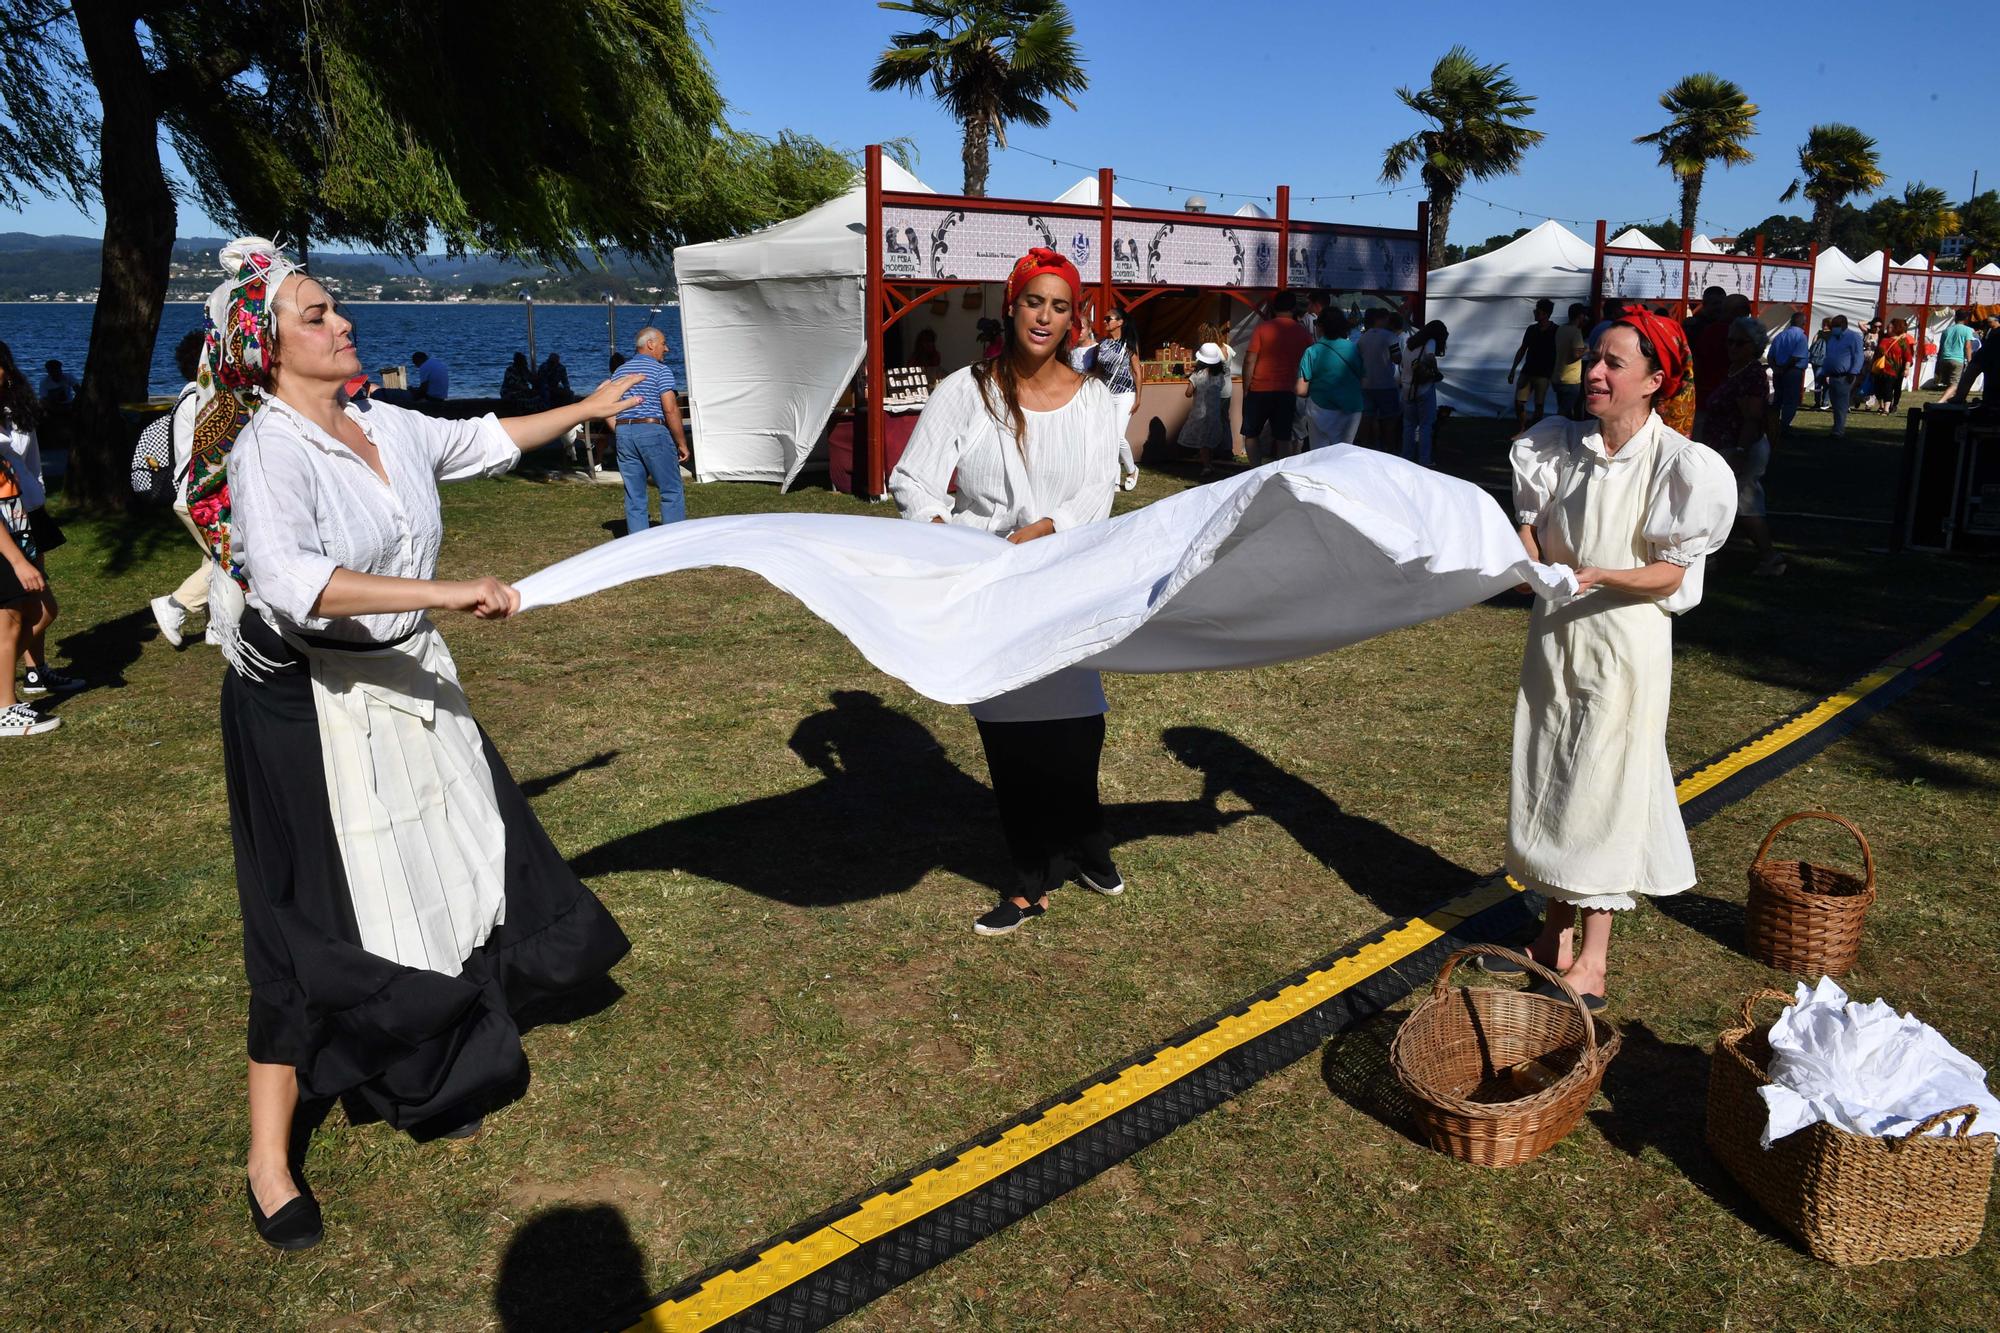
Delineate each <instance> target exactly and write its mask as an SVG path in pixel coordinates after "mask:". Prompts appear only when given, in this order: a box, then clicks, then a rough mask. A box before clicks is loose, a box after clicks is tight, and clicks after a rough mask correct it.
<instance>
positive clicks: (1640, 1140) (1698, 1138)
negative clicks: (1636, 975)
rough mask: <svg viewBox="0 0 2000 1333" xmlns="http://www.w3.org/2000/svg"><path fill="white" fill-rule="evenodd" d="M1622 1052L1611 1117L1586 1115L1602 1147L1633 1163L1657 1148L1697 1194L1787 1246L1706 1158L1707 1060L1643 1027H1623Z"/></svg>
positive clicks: (1611, 1090) (1611, 1091) (1610, 1096)
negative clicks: (1596, 1130) (1617, 1152)
mask: <svg viewBox="0 0 2000 1333" xmlns="http://www.w3.org/2000/svg"><path fill="white" fill-rule="evenodd" d="M1620 1031H1621V1032H1622V1033H1623V1034H1624V1039H1625V1041H1624V1046H1623V1047H1622V1048H1621V1049H1620V1050H1619V1052H1618V1056H1617V1058H1616V1059H1614V1060H1613V1061H1612V1062H1611V1063H1610V1064H1609V1065H1608V1066H1606V1067H1605V1071H1604V1085H1603V1092H1604V1096H1605V1098H1606V1100H1608V1101H1609V1102H1610V1103H1611V1109H1610V1110H1609V1111H1603V1110H1597V1111H1591V1112H1589V1118H1590V1120H1591V1122H1592V1123H1594V1124H1595V1125H1596V1126H1597V1128H1598V1130H1599V1131H1600V1132H1601V1133H1602V1134H1603V1135H1604V1138H1605V1141H1606V1142H1607V1143H1609V1144H1610V1145H1611V1146H1612V1147H1614V1148H1616V1149H1617V1150H1618V1151H1620V1152H1622V1153H1625V1154H1626V1155H1627V1156H1630V1157H1635V1158H1636V1157H1641V1156H1643V1155H1644V1154H1645V1151H1646V1149H1648V1148H1652V1149H1655V1150H1657V1151H1658V1152H1659V1154H1660V1155H1661V1156H1662V1157H1665V1158H1666V1159H1667V1160H1668V1161H1669V1162H1670V1163H1672V1164H1673V1167H1674V1169H1675V1170H1677V1171H1679V1172H1680V1173H1681V1174H1682V1175H1684V1176H1686V1177H1687V1179H1688V1181H1689V1182H1690V1183H1691V1184H1693V1185H1694V1187H1695V1188H1696V1189H1698V1190H1700V1191H1701V1192H1702V1193H1703V1194H1706V1195H1707V1196H1708V1197H1709V1198H1710V1199H1712V1200H1714V1201H1715V1203H1716V1204H1717V1205H1718V1206H1719V1207H1721V1208H1723V1209H1726V1210H1727V1211H1728V1212H1730V1213H1732V1214H1734V1215H1735V1216H1736V1217H1737V1218H1739V1219H1741V1220H1742V1221H1743V1222H1744V1223H1746V1224H1747V1225H1749V1226H1752V1227H1755V1228H1756V1229H1757V1230H1758V1231H1760V1232H1763V1233H1764V1234H1765V1235H1767V1236H1771V1237H1774V1238H1776V1239H1779V1240H1787V1241H1789V1238H1788V1237H1787V1236H1786V1234H1785V1232H1784V1231H1782V1230H1781V1229H1780V1228H1779V1227H1778V1225H1777V1224H1776V1223H1775V1222H1773V1221H1771V1219H1770V1218H1768V1217H1766V1216H1765V1215H1764V1214H1763V1212H1762V1211H1761V1210H1759V1209H1758V1207H1757V1205H1756V1204H1755V1203H1754V1202H1752V1201H1751V1199H1750V1196H1749V1195H1747V1194H1745V1193H1744V1192H1743V1190H1742V1188H1741V1187H1740V1186H1738V1185H1737V1183H1736V1182H1735V1181H1734V1180H1733V1179H1731V1178H1730V1175H1729V1173H1728V1172H1727V1171H1725V1170H1723V1169H1722V1166H1721V1164H1720V1163H1718V1162H1717V1161H1716V1160H1715V1158H1714V1157H1713V1156H1712V1155H1711V1154H1710V1153H1709V1151H1708V1143H1707V1141H1706V1130H1707V1124H1708V1113H1707V1107H1708V1070H1709V1058H1710V1057H1709V1053H1708V1052H1707V1051H1704V1050H1702V1049H1701V1048H1700V1047H1699V1046H1694V1045H1690V1044H1688V1043H1685V1042H1674V1041H1664V1040H1662V1039H1661V1038H1660V1036H1659V1034H1658V1033H1656V1032H1654V1031H1653V1029H1652V1028H1651V1026H1649V1025H1648V1024H1646V1023H1644V1022H1631V1023H1624V1024H1621V1025H1620Z"/></svg>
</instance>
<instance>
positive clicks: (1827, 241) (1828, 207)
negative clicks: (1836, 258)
mask: <svg viewBox="0 0 2000 1333" xmlns="http://www.w3.org/2000/svg"><path fill="white" fill-rule="evenodd" d="M1833 209H1834V205H1832V204H1830V203H1828V202H1827V201H1826V200H1824V199H1817V200H1814V201H1813V239H1814V240H1815V241H1817V242H1819V248H1820V249H1822V250H1824V249H1826V248H1827V247H1828V246H1829V245H1832V244H1833Z"/></svg>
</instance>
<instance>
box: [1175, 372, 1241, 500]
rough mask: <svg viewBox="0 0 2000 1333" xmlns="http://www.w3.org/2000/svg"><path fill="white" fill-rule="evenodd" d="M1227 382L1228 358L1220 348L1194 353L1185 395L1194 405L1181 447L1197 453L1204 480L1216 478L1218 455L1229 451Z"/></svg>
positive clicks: (1184, 428)
mask: <svg viewBox="0 0 2000 1333" xmlns="http://www.w3.org/2000/svg"><path fill="white" fill-rule="evenodd" d="M1228 380H1229V357H1228V355H1227V354H1226V353H1225V352H1224V351H1223V350H1222V346H1221V344H1219V343H1214V342H1205V343H1203V344H1202V345H1201V346H1200V347H1198V348H1196V349H1195V353H1194V368H1193V369H1192V370H1190V371H1189V372H1188V385H1187V394H1186V396H1187V397H1189V398H1191V399H1193V400H1194V401H1193V403H1192V404H1190V405H1189V407H1188V414H1187V420H1185V421H1183V422H1182V423H1181V435H1180V444H1181V447H1182V448H1183V449H1192V450H1194V451H1195V456H1196V457H1197V458H1199V459H1200V460H1201V475H1202V476H1204V477H1208V476H1213V475H1214V474H1215V466H1214V464H1215V451H1216V450H1217V449H1222V450H1225V451H1226V450H1227V449H1228V448H1229V400H1228V399H1226V398H1224V397H1223V396H1222V386H1223V385H1224V384H1225V383H1227V382H1228Z"/></svg>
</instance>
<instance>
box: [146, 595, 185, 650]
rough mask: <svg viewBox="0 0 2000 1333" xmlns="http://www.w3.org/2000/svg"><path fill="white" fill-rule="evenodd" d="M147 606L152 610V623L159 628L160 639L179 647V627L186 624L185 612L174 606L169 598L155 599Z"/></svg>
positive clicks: (172, 600)
mask: <svg viewBox="0 0 2000 1333" xmlns="http://www.w3.org/2000/svg"><path fill="white" fill-rule="evenodd" d="M149 605H150V606H151V607H152V608H153V623H154V624H156V625H158V626H159V627H160V637H161V638H163V639H165V640H166V641H167V642H168V643H170V644H172V645H173V646H174V647H176V648H178V647H180V646H181V626H182V625H184V624H186V623H187V615H188V613H187V611H186V610H185V609H184V608H182V607H179V606H176V605H175V604H174V599H173V598H171V597H155V598H154V599H153V600H152V601H151V602H150V603H149Z"/></svg>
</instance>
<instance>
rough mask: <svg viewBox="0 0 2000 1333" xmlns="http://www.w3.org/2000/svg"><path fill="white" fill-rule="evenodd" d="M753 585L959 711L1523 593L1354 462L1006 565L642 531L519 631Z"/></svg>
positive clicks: (1053, 542) (1468, 526)
mask: <svg viewBox="0 0 2000 1333" xmlns="http://www.w3.org/2000/svg"><path fill="white" fill-rule="evenodd" d="M711 565H728V566H733V567H736V568H739V569H748V570H752V571H754V572H756V573H758V574H760V575H762V576H763V577H764V578H766V579H768V580H770V581H771V582H772V583H773V584H775V585H777V586H778V587H779V588H781V589H783V590H784V591H786V592H788V593H790V594H791V595H792V596H794V597H797V598H798V599H799V600H800V601H801V602H803V603H805V605H806V606H807V607H808V608H809V609H810V610H811V611H813V613H814V614H816V615H818V616H820V617H821V618H822V619H824V620H826V621H827V622H828V623H830V624H831V625H833V627H834V628H835V629H838V630H839V631H840V632H841V633H842V634H844V635H846V636H847V638H848V639H849V640H850V641H851V642H852V643H853V644H854V646H855V647H856V648H858V649H859V650H860V651H861V654H862V655H863V656H864V657H866V658H867V659H868V660H869V661H870V662H872V663H873V664H874V665H875V666H876V667H878V668H879V669H881V670H882V671H885V672H887V673H888V674H889V675H892V676H895V677H896V678H898V679H899V680H902V681H904V682H906V683H907V684H908V685H909V686H910V687H911V688H912V689H915V690H916V691H918V692H919V693H921V694H925V695H928V696H929V697H931V698H933V699H936V700H938V701H939V702H941V703H953V704H967V703H977V702H979V701H980V700H982V699H990V698H992V697H993V696H994V695H997V694H1002V693H1005V692H1006V691H1008V690H1013V689H1018V688H1020V687H1021V686H1023V685H1026V684H1029V683H1030V682H1032V681H1036V680H1039V679H1041V678H1042V677H1044V676H1047V675H1049V674H1050V673H1051V672H1054V671H1058V670H1061V669H1062V668H1064V667H1068V666H1079V665H1080V666H1085V667H1091V668H1095V669H1098V670H1104V671H1134V672H1153V671H1205V670H1211V669H1216V668H1225V667H1250V666H1261V665H1264V664H1266V663H1270V662H1282V661H1287V660H1289V659H1292V658H1299V657H1309V656H1312V655H1314V654H1317V653H1323V652H1327V651H1329V650H1331V649H1334V648H1340V647H1344V646H1346V645H1348V644H1351V643H1358V642H1360V641H1361V640H1363V639H1367V638H1371V637H1373V636H1374V635H1377V634H1382V633H1384V632H1386V631H1388V630H1392V629H1399V628H1401V627H1403V626H1405V625H1414V624H1416V623H1418V622H1420V621H1424V620H1431V619H1434V618H1436V617H1438V616H1442V615H1447V614H1449V613H1451V612H1453V611H1457V610H1460V609H1462V608H1464V607H1467V606H1471V605H1474V604H1475V603H1478V602H1481V601H1484V600H1485V599H1486V598H1488V597H1491V596H1493V595H1494V594H1495V593H1497V592H1500V591H1502V590H1503V589H1506V588H1509V587H1512V586H1514V585H1515V584H1520V583H1527V584H1529V585H1530V586H1532V587H1533V588H1535V589H1536V590H1537V591H1538V592H1540V593H1541V594H1542V595H1543V596H1545V597H1562V596H1569V595H1573V594H1574V593H1575V592H1576V579H1575V576H1574V574H1572V573H1571V571H1570V570H1569V569H1567V568H1565V567H1563V566H1560V565H1541V564H1537V563H1535V562H1534V561H1531V560H1529V559H1528V558H1527V556H1526V554H1525V553H1524V552H1523V550H1522V548H1521V541H1520V537H1519V536H1518V534H1517V533H1516V532H1515V530H1514V528H1513V526H1512V525H1511V524H1510V523H1509V522H1508V520H1507V516H1506V514H1505V513H1503V512H1502V511H1501V509H1500V506H1499V505H1497V504H1495V503H1494V501H1493V499H1492V498H1491V497H1490V496H1488V495H1487V494H1486V493H1485V492H1484V491H1482V490H1480V489H1479V488H1478V487H1476V486H1474V485H1472V484H1471V483H1470V482H1465V481H1460V480H1458V479H1456V478H1453V477H1447V476H1444V475H1443V474H1441V473H1437V472H1432V471H1430V470H1429V469H1427V468H1421V467H1418V466H1416V465H1415V464H1413V463H1406V462H1404V461H1403V460H1402V459H1400V458H1394V457H1391V456H1389V455H1387V454H1382V453H1377V452H1374V451H1371V450H1366V449H1358V448H1355V447H1353V446H1349V445H1336V446H1333V447H1330V448H1326V449H1317V450H1314V451H1313V452H1311V453H1310V454H1305V455H1302V456H1299V457H1295V458H1288V459H1282V460H1280V461H1278V462H1275V463H1269V464H1266V465H1265V466H1263V467H1260V468H1256V469H1253V470H1250V471H1247V472H1244V473H1242V474H1239V475H1238V476H1236V477H1233V478H1230V479H1229V480H1226V481H1222V482H1218V483H1215V484H1213V485H1208V486H1197V487H1195V488H1193V489H1191V490H1187V491H1183V492H1181V493H1180V494H1178V495H1175V496H1170V497H1168V498H1167V499H1165V500H1161V501H1159V502H1158V503H1157V504H1152V505H1148V506H1146V507H1145V508H1143V509H1138V510H1134V511H1132V512H1131V513H1127V514H1123V515H1121V516H1119V517H1117V518H1114V519H1111V520H1109V521H1107V522H1103V523H1093V524H1088V525H1085V526H1083V527H1078V528H1072V529H1070V530H1068V531H1065V532H1057V533H1055V534H1053V535H1052V536H1048V537H1044V538H1042V539H1040V540H1038V541H1032V542H1024V543H1022V544H1021V545H1019V546H1015V545H1010V544H1009V543H1008V542H1007V541H1006V540H1005V539H1004V538H1001V537H998V536H994V535H992V534H989V533H985V532H978V531H974V530H972V529H969V528H963V527H955V526H951V525H948V524H936V523H897V522H885V521H883V520H882V519H877V518H863V517H855V516H842V515H833V514H761V515H755V516H747V517H740V518H712V519H698V520H695V521H693V522H687V523H672V524H668V525H666V526H664V527H659V528H652V529H649V530H648V531H646V532H644V533H642V534H640V535H639V536H636V537H627V538H624V539H621V540H619V541H614V542H610V543H608V544H606V545H604V546H600V547H597V548H595V549H593V550H590V551H586V552H584V553H583V554H582V555H577V556H573V557H571V558H570V559H568V560H564V561H562V562H561V563H560V564H556V565H552V566H550V567H549V568H547V569H544V570H542V571H540V572H539V573H536V574H531V575H529V576H528V577H527V578H525V579H522V580H521V582H520V583H519V584H518V585H517V586H518V588H519V591H520V594H521V609H522V610H523V611H526V610H530V609H532V608H534V607H538V606H549V605H552V604H554V603H557V602H566V601H570V600H572V599H573V598H577V597H583V596H586V595H588V594H590V593H593V592H599V591H602V590H603V589H605V588H611V587H615V586H617V585H618V584H621V583H628V582H630V581H632V580H634V579H641V578H648V577H651V576H653V575H656V574H665V573H669V572H672V571H674V570H681V569H695V568H701V567H704V566H711Z"/></svg>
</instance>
